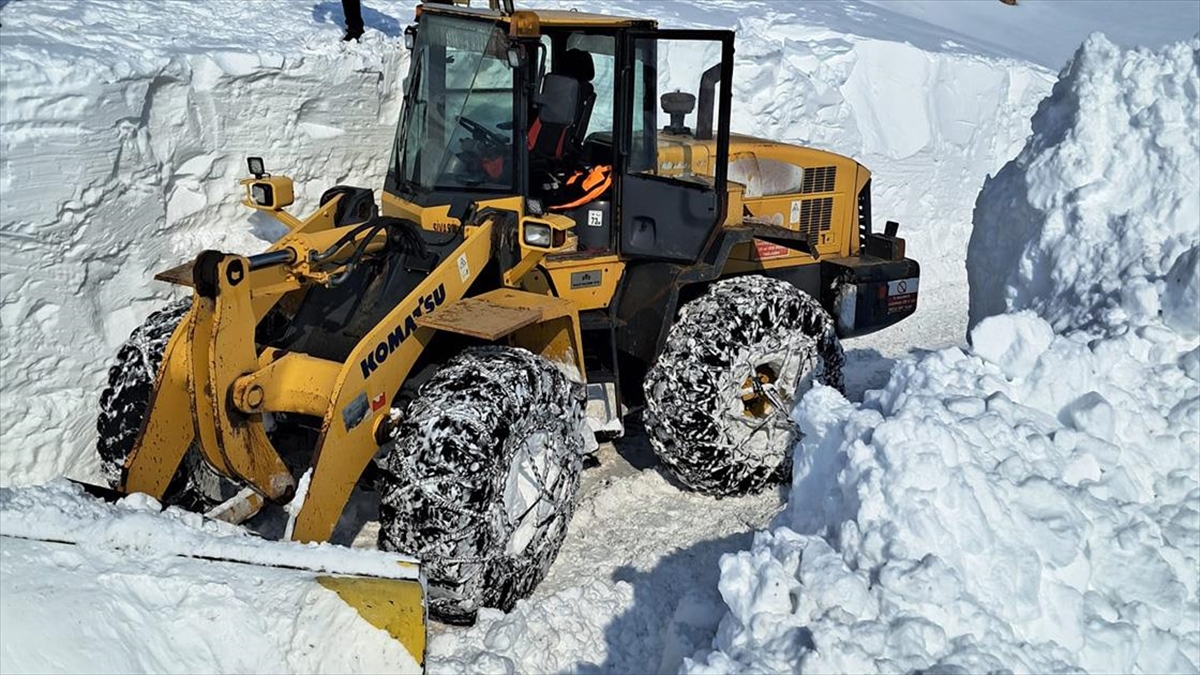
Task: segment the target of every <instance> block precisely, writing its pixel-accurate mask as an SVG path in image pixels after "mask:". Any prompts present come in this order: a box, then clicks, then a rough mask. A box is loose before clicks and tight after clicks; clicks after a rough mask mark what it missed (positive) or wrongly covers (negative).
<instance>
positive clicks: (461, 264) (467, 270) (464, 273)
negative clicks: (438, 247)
mask: <svg viewBox="0 0 1200 675" xmlns="http://www.w3.org/2000/svg"><path fill="white" fill-rule="evenodd" d="M458 276H459V278H461V279H462V280H463V282H466V280H467V277H469V276H471V266H470V265H468V264H467V254H466V253H464V254H462V255H460V256H458Z"/></svg>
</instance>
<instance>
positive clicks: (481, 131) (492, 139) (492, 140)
mask: <svg viewBox="0 0 1200 675" xmlns="http://www.w3.org/2000/svg"><path fill="white" fill-rule="evenodd" d="M458 123H459V124H460V125H462V127H463V128H464V129H466V130H467V131H469V132H471V135H472V136H473V137H475V140H477V141H480V142H482V143H486V144H487V145H492V146H504V145H508V139H507V138H505V137H504V136H501V135H500V134H498V133H496V132H495V131H492V130H491V129H489V128H487V127H485V126H483V125H482V124H480V123H479V122H476V121H475V120H473V119H471V118H469V117H459V118H458Z"/></svg>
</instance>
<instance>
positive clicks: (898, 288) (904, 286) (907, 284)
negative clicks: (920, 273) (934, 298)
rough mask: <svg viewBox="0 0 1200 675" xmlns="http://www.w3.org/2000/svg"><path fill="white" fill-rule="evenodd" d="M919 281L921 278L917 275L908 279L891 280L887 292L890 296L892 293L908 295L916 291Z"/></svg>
mask: <svg viewBox="0 0 1200 675" xmlns="http://www.w3.org/2000/svg"><path fill="white" fill-rule="evenodd" d="M918 281H919V279H918V278H917V277H910V278H908V279H900V280H898V281H889V282H888V290H887V294H888V295H889V296H891V295H908V294H909V293H916V292H917V282H918Z"/></svg>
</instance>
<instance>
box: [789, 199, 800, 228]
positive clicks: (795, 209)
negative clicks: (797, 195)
mask: <svg viewBox="0 0 1200 675" xmlns="http://www.w3.org/2000/svg"><path fill="white" fill-rule="evenodd" d="M799 222H800V202H799V201H798V200H797V201H794V202H792V219H791V223H792V224H793V225H796V224H798V223H799Z"/></svg>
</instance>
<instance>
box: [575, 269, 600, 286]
mask: <svg viewBox="0 0 1200 675" xmlns="http://www.w3.org/2000/svg"><path fill="white" fill-rule="evenodd" d="M603 278H604V270H588V271H586V272H571V290H574V289H576V288H595V287H596V286H599V285H600V280H601V279H603Z"/></svg>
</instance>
